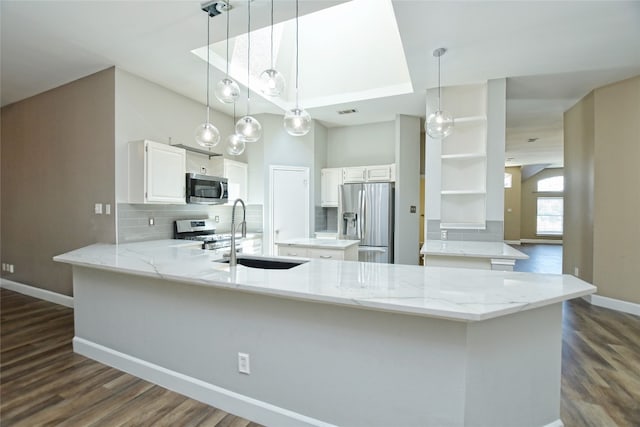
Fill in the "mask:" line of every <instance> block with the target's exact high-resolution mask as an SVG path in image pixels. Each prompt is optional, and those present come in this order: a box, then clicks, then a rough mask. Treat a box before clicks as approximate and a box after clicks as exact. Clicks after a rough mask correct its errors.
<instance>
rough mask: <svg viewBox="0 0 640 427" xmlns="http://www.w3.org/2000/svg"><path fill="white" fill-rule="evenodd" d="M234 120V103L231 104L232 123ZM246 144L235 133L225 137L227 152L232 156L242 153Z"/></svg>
mask: <svg viewBox="0 0 640 427" xmlns="http://www.w3.org/2000/svg"><path fill="white" fill-rule="evenodd" d="M235 122H236V104H233V123H235ZM246 147H247V144H246V143H245V142H244V140H243V139H242V138H241V137H240V135H238V134H237V133H235V132H234V133H233V134H231V135H229V136H228V137H227V153H229V154H230V155H232V156H239V155H240V154H242V153H244V149H245V148H246Z"/></svg>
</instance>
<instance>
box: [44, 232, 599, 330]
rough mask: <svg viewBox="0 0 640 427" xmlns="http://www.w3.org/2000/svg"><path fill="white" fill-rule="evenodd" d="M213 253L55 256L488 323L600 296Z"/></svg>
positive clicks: (170, 249) (90, 251)
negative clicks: (252, 261) (286, 265)
mask: <svg viewBox="0 0 640 427" xmlns="http://www.w3.org/2000/svg"><path fill="white" fill-rule="evenodd" d="M218 258H219V255H217V254H215V253H213V251H205V250H202V249H199V248H195V247H192V246H191V247H190V246H184V241H179V240H178V241H176V240H160V241H152V242H138V243H128V244H121V245H111V244H94V245H91V246H87V247H84V248H81V249H77V250H74V251H71V252H68V253H65V254H62V255H58V256H56V257H54V260H55V261H58V262H64V263H69V264H72V265H75V266H83V267H89V268H96V269H103V270H109V271H115V272H120V273H125V274H132V275H139V276H147V277H154V278H158V279H163V280H169V281H179V282H183V283H190V284H193V285H197V286H210V287H217V288H226V289H236V290H238V291H243V292H252V293H259V294H265V295H272V296H275V297H284V298H293V299H299V300H305V301H313V302H320V303H330V304H337V305H342V306H350V307H354V308H360V309H373V310H382V311H389V312H396V313H403V314H411V315H419V316H428V317H437V318H446V319H451V320H459V321H480V320H485V319H490V318H495V317H499V316H503V315H507V314H510V313H515V312H519V311H523V310H528V309H532V308H536V307H542V306H545V305H549V304H553V303H557V302H560V301H564V300H567V299H571V298H575V297H579V296H583V295H587V294H591V293H594V292H595V291H596V288H595V287H594V286H592V285H590V284H588V283H586V282H584V281H582V280H580V279H578V278H576V277H573V276H570V275H545V274H535V273H516V272H503V271H484V270H474V269H457V268H440V267H420V266H408V265H394V264H377V263H361V262H352V261H326V260H321V259H312V260H309V262H306V263H304V264H301V265H299V266H297V267H294V268H292V269H290V270H263V269H257V268H249V267H244V266H240V265H239V266H237V267H234V268H231V267H229V265H228V264H223V263H220V262H216V261H217V260H218Z"/></svg>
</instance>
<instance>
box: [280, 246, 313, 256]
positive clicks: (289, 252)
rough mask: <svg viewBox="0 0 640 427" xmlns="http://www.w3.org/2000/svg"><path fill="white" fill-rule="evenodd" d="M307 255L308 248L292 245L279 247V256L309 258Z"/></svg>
mask: <svg viewBox="0 0 640 427" xmlns="http://www.w3.org/2000/svg"><path fill="white" fill-rule="evenodd" d="M307 253H308V250H307V248H301V247H299V246H292V245H278V255H280V256H297V257H303V258H308V257H309V256H308V255H307Z"/></svg>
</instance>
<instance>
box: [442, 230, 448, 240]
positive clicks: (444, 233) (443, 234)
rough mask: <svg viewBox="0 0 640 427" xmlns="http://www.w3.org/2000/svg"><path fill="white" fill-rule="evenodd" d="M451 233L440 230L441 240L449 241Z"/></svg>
mask: <svg viewBox="0 0 640 427" xmlns="http://www.w3.org/2000/svg"><path fill="white" fill-rule="evenodd" d="M448 237H449V233H448V232H447V230H440V240H447V238H448Z"/></svg>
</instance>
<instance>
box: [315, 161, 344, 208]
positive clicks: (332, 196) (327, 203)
mask: <svg viewBox="0 0 640 427" xmlns="http://www.w3.org/2000/svg"><path fill="white" fill-rule="evenodd" d="M320 174H321V175H320V205H321V206H322V207H337V206H338V189H339V187H340V184H342V168H326V169H322V171H321V172H320Z"/></svg>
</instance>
